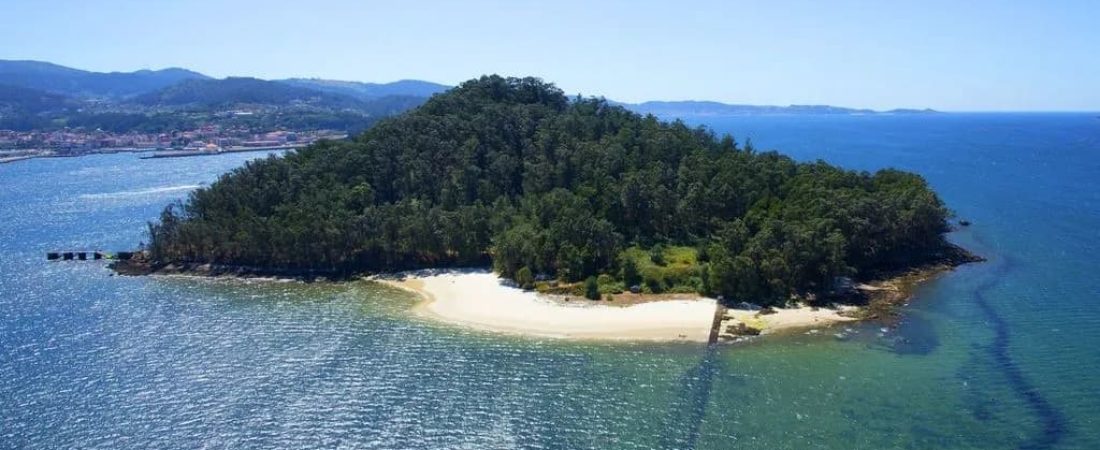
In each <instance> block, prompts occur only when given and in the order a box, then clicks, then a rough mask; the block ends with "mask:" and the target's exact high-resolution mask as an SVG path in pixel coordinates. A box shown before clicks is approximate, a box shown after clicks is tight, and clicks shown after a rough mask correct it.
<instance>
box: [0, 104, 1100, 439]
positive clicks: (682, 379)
mask: <svg viewBox="0 0 1100 450" xmlns="http://www.w3.org/2000/svg"><path fill="white" fill-rule="evenodd" d="M708 124H709V125H710V126H712V127H714V128H715V129H717V130H719V131H722V132H727V131H728V132H732V133H734V134H735V135H736V136H737V137H738V138H739V139H741V140H743V138H744V137H749V136H751V137H752V139H753V142H754V145H755V146H756V147H757V148H758V149H760V148H780V149H782V150H783V151H784V152H786V153H789V154H791V155H794V156H795V157H797V158H799V159H816V158H823V159H825V160H827V161H829V162H833V163H837V164H841V165H844V166H847V167H851V168H856V169H868V170H873V169H876V168H879V167H885V166H896V167H900V168H903V169H908V170H915V171H917V172H920V173H922V174H923V175H925V176H926V177H927V178H928V179H929V181H930V182H931V183H932V184H933V185H934V187H935V188H936V189H937V190H938V191H939V192H940V193H941V194H942V196H943V197H944V199H945V200H946V201H947V202H948V204H949V205H950V206H951V207H952V208H954V209H955V210H956V211H957V212H958V214H959V216H960V217H963V218H966V219H969V220H971V221H972V222H973V223H974V224H973V226H971V227H970V228H968V229H965V230H964V231H961V232H958V233H955V234H954V235H953V236H952V239H954V240H955V241H957V242H959V243H961V244H963V245H965V246H967V247H968V248H971V249H973V250H975V251H977V252H979V253H981V254H983V255H985V256H987V257H989V258H990V261H989V262H987V263H984V264H979V265H971V266H966V267H963V268H961V269H960V270H958V271H956V272H953V273H951V274H948V275H945V276H943V277H941V278H939V279H937V280H935V281H932V282H930V283H928V284H926V285H925V286H923V287H922V289H921V290H920V291H919V293H918V295H917V297H916V298H915V299H914V301H913V302H912V303H911V306H909V307H908V308H906V311H905V316H904V317H905V319H904V321H903V323H902V324H901V325H900V326H899V327H898V328H897V329H891V330H887V331H886V332H885V333H884V332H882V330H879V327H878V326H877V325H870V324H869V325H861V326H856V327H853V332H852V333H851V334H852V335H853V337H852V338H851V339H848V340H844V341H840V340H837V339H836V338H834V337H833V333H835V332H836V330H822V331H821V332H819V333H817V334H799V335H794V336H789V337H781V338H773V339H768V340H764V341H756V342H753V343H749V344H747V345H739V346H727V347H720V348H717V349H713V350H706V349H704V348H703V347H702V346H699V345H688V344H676V345H674V344H601V343H575V342H561V341H555V340H543V339H527V338H517V337H511V336H500V335H493V334H487V333H479V332H472V331H467V330H463V329H459V328H453V327H448V326H442V325H437V324H433V323H427V322H423V321H421V320H419V319H416V318H413V317H411V316H410V315H409V314H408V313H407V311H408V308H409V307H410V306H411V305H412V303H413V302H414V301H415V299H414V298H413V296H412V295H410V294H408V293H405V292H402V291H397V290H393V289H390V288H385V287H382V286H378V285H374V284H371V283H365V282H363V283H351V284H338V285H337V284H325V283H315V284H302V283H284V282H263V281H230V280H221V281H216V280H195V279H187V278H129V277H111V276H109V272H108V271H107V270H106V269H105V268H104V267H103V265H102V264H100V263H96V262H83V263H77V262H72V263H48V262H46V261H44V258H43V256H44V253H45V252H47V251H52V250H57V249H70V248H89V249H91V248H101V249H105V250H118V249H126V248H131V247H133V246H134V245H135V244H137V243H138V242H139V241H140V240H141V238H142V232H143V228H144V224H145V221H147V220H150V219H153V218H155V217H156V215H157V213H158V212H159V210H160V208H161V207H163V205H164V204H166V203H168V202H169V201H172V200H174V199H177V198H182V197H184V196H185V195H186V193H187V192H188V191H189V190H191V189H193V188H194V187H195V186H199V185H203V184H206V183H210V182H212V181H214V180H215V179H216V178H217V176H218V175H219V174H221V173H223V172H225V171H227V170H230V169H231V168H233V167H237V166H240V165H241V164H243V162H244V161H246V160H248V159H250V158H254V157H257V155H256V154H229V155H221V156H215V157H201V158H172V159H160V160H140V159H138V158H137V156H136V155H129V154H118V155H105V156H90V157H83V158H73V159H43V160H30V161H22V162H18V163H14V164H7V165H2V166H0V186H3V189H2V190H0V217H3V220H2V221H0V410H2V411H3V414H2V416H0V448H72V447H82V448H146V447H176V448H178V447H183V448H191V447H209V448H269V447H290V448H298V447H325V448H330V447H338V448H517V447H522V448H563V449H564V448H703V449H711V448H730V447H733V446H736V447H739V448H1014V447H1024V448H1100V430H1098V427H1097V425H1100V395H1098V393H1100V377H1097V376H1096V375H1095V373H1096V370H1097V368H1100V352H1098V351H1096V348H1097V347H1098V346H1100V304H1098V302H1100V278H1097V277H1095V276H1094V275H1093V271H1094V270H1095V269H1096V268H1097V267H1100V251H1098V250H1100V248H1098V247H1100V181H1097V180H1096V175H1097V174H1100V120H1098V119H1096V118H1095V117H1093V116H1089V115H1059V114H1044V115H1009V114H999V115H963V114H960V115H941V116H857V117H828V116H811V117H806V116H773V117H739V118H728V119H710V120H709V121H708Z"/></svg>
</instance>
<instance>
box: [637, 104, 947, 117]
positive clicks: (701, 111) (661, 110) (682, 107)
mask: <svg viewBox="0 0 1100 450" xmlns="http://www.w3.org/2000/svg"><path fill="white" fill-rule="evenodd" d="M621 105H622V106H624V107H626V108H627V109H629V110H631V111H634V112H637V113H641V114H653V115H655V116H659V117H699V116H706V117H714V116H759V115H777V114H788V115H795V114H802V115H871V114H876V115H890V114H936V113H939V111H936V110H932V109H905V108H899V109H891V110H887V111H875V110H872V109H860V108H844V107H840V106H829V105H790V106H763V105H731V104H727V103H719V102H710V101H672V102H658V101H651V102H644V103H636V104H629V103H622V104H621Z"/></svg>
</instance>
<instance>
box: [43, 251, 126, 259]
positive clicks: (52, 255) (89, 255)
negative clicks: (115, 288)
mask: <svg viewBox="0 0 1100 450" xmlns="http://www.w3.org/2000/svg"><path fill="white" fill-rule="evenodd" d="M133 257H134V252H114V253H110V252H103V251H98V250H96V251H71V252H48V253H46V260H47V261H88V260H92V261H99V260H102V259H111V260H121V261H126V260H129V259H131V258H133Z"/></svg>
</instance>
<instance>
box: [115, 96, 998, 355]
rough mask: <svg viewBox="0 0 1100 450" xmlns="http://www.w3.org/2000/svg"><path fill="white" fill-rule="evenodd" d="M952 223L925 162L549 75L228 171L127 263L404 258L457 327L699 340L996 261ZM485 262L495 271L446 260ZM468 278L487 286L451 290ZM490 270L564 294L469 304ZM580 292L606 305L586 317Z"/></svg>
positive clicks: (802, 322) (394, 268)
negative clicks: (796, 145)
mask: <svg viewBox="0 0 1100 450" xmlns="http://www.w3.org/2000/svg"><path fill="white" fill-rule="evenodd" d="M950 219H951V213H950V211H949V210H948V208H947V207H946V206H945V205H944V203H943V201H942V200H941V199H940V198H939V196H938V195H937V194H936V193H935V192H934V191H933V190H932V189H931V188H930V187H929V185H928V183H927V182H926V181H925V180H924V179H923V178H922V177H921V176H919V175H917V174H914V173H909V172H904V171H900V170H894V169H885V170H880V171H878V172H875V173H868V172H857V171H851V170H845V169H842V168H839V167H835V166H832V165H830V164H827V163H825V162H823V161H814V162H798V161H795V160H793V159H791V158H789V157H787V156H783V155H781V154H779V153H777V152H774V151H759V150H757V149H756V148H754V147H753V146H752V145H750V144H745V145H741V144H739V143H738V142H737V141H736V140H735V139H734V138H733V137H732V136H729V135H724V136H718V135H716V134H715V133H713V132H712V131H711V130H709V129H707V128H704V127H689V126H688V125H686V124H684V123H683V122H680V121H672V122H665V121H662V120H659V119H658V118H656V117H654V116H653V115H644V116H643V115H640V114H637V113H634V112H631V111H629V110H627V109H625V108H623V107H621V106H616V105H612V104H609V103H608V102H607V101H606V100H603V99H600V98H582V97H579V96H578V97H574V98H570V97H567V96H566V95H565V94H564V93H563V92H562V91H561V90H560V89H558V88H557V87H555V86H554V85H552V84H550V83H547V82H544V81H542V80H540V79H537V78H505V77H500V76H495V75H494V76H483V77H480V78H478V79H474V80H470V81H467V82H465V83H462V84H461V85H460V86H458V87H456V88H453V89H451V90H449V91H446V92H444V93H440V94H436V95H434V96H432V97H431V98H430V99H429V100H428V101H427V102H425V103H424V104H423V105H421V106H419V107H418V108H416V109H414V110H411V111H408V112H406V113H403V114H400V115H398V116H395V117H391V118H387V119H383V120H381V121H379V122H378V123H377V124H376V125H375V126H373V127H371V128H370V129H368V130H366V131H365V132H363V133H362V134H361V135H359V136H357V137H354V138H351V139H348V140H346V141H322V142H318V143H316V144H313V145H311V146H308V147H306V148H304V149H301V150H298V151H294V152H290V153H287V154H286V155H283V156H271V157H268V158H265V159H260V160H255V161H252V162H249V163H247V164H245V165H244V166H243V167H241V168H238V169H235V170H234V171H232V172H230V173H228V174H225V175H223V176H222V177H221V178H220V179H219V180H218V181H217V182H215V183H213V184H211V185H210V186H209V187H204V188H201V189H199V190H197V191H195V192H193V193H192V194H191V195H190V197H189V198H188V199H187V201H186V202H177V203H175V204H172V205H169V206H167V207H166V208H165V210H164V211H163V213H162V214H161V216H160V218H159V220H157V221H155V222H152V223H150V224H149V229H148V234H149V236H148V243H147V244H146V245H145V247H144V248H143V249H142V252H140V253H139V257H137V258H135V259H132V260H128V261H119V262H116V263H114V264H113V267H114V268H115V269H116V270H117V271H119V272H120V273H124V274H149V273H188V274H204V275H235V276H242V275H243V276H291V277H300V278H309V279H313V278H318V277H324V278H327V279H354V278H360V277H363V276H368V275H378V274H383V275H385V274H389V276H388V277H387V276H383V278H391V279H393V278H396V279H397V280H396V281H395V280H391V284H395V285H398V286H402V287H405V288H411V289H414V290H417V291H418V292H420V293H421V294H424V295H425V296H426V298H427V300H426V302H428V304H433V303H434V304H436V306H434V307H427V308H421V309H427V310H428V312H429V314H428V315H430V316H433V317H437V318H442V319H444V320H447V321H450V322H453V323H458V324H464V325H470V326H477V327H479V328H485V329H492V330H496V331H515V332H524V331H525V328H530V329H532V330H530V331H531V334H542V335H561V336H567V337H582V338H604V337H608V338H616V337H623V336H626V337H627V338H644V337H646V336H649V337H652V338H655V339H662V340H664V339H685V340H701V339H700V338H699V336H700V333H699V332H698V329H697V326H696V325H697V324H698V323H699V322H700V320H702V323H703V325H705V328H704V329H705V330H707V331H711V332H710V333H709V334H708V336H707V339H709V340H713V335H714V333H713V330H715V329H716V328H719V329H720V330H719V331H720V333H719V334H727V335H736V334H758V333H760V332H766V331H767V330H769V329H782V328H789V327H791V326H807V325H810V326H812V325H814V324H817V323H829V322H836V321H842V320H855V319H858V318H865V317H870V316H882V315H885V314H888V312H887V311H889V308H887V307H884V306H883V305H891V304H896V303H898V302H901V301H904V298H906V297H907V292H908V291H909V289H908V287H907V286H911V285H913V284H914V283H913V281H914V280H919V279H923V278H926V277H928V276H931V275H933V274H935V273H938V272H940V271H943V270H946V269H950V268H951V267H954V266H957V265H960V264H964V263H967V262H972V261H977V260H979V259H980V258H978V257H977V256H974V255H972V254H970V253H969V252H967V251H966V250H964V249H962V248H960V247H958V246H956V245H953V244H952V243H950V242H949V241H948V240H947V239H946V236H945V235H946V233H947V232H948V231H950V229H951V227H950V223H949V220H950ZM466 267H491V270H492V272H484V271H483V272H477V271H474V272H469V271H458V272H453V271H452V272H445V271H444V272H440V270H441V269H447V268H466ZM425 269H429V270H431V271H432V272H431V273H430V274H429V275H423V272H411V275H404V276H402V275H398V276H396V277H395V276H393V275H392V274H397V273H402V272H404V273H405V274H409V272H407V271H416V270H421V271H422V270H425ZM418 274H420V275H418ZM441 277H442V278H441ZM447 277H450V278H447ZM410 279H411V280H412V281H410ZM461 280H466V282H468V283H470V284H468V285H467V287H466V288H461V289H458V288H451V287H448V286H446V284H447V283H450V284H455V283H458V282H459V281H461ZM487 280H488V283H489V284H490V285H493V286H496V287H494V288H493V289H498V288H499V289H505V290H508V291H507V292H508V294H507V295H513V294H515V293H517V292H519V293H523V295H522V296H520V297H522V299H523V300H522V301H527V302H531V301H534V302H544V303H547V304H550V306H552V308H549V309H548V308H546V307H539V308H535V309H524V310H517V311H520V312H518V313H516V312H515V311H513V312H512V313H508V312H507V311H508V308H507V307H506V306H508V305H507V304H506V303H500V302H497V303H491V304H488V305H487V306H483V307H480V308H474V309H471V308H463V307H456V306H455V302H456V301H457V302H462V301H465V300H464V299H463V298H462V297H463V294H462V293H463V292H464V289H465V291H469V292H470V298H469V299H466V300H468V301H469V302H478V301H482V302H483V301H484V300H485V299H486V298H489V297H492V298H494V299H498V300H499V298H502V297H500V295H497V294H493V295H485V292H487V291H486V289H483V288H485V286H487V285H486V284H485V283H486V282H487ZM479 283H480V284H479ZM478 286H481V287H480V288H479V287H478ZM456 289H457V290H456ZM498 294H499V292H498ZM441 296H442V297H446V298H439V297H441ZM475 297H476V298H475ZM520 297H516V298H514V300H515V301H516V302H519V301H521V300H520ZM478 298H480V299H481V300H478ZM656 303H668V304H670V305H681V306H682V308H680V309H677V308H672V307H669V306H661V305H656V306H655V305H653V304H656ZM517 304H518V303H517ZM700 305H703V306H700ZM511 306H515V305H511ZM577 308H583V309H584V310H585V311H588V313H587V314H588V316H590V317H602V319H599V320H594V321H593V320H588V319H581V318H580V315H578V313H577ZM608 308H613V309H615V310H617V311H619V312H618V313H617V314H618V315H617V316H616V315H615V313H614V311H611V312H609V310H608ZM494 310H496V311H498V312H499V315H504V316H506V315H507V314H513V317H527V320H524V321H520V320H518V319H509V320H514V321H515V322H514V324H513V326H504V325H507V324H501V323H500V322H501V320H492V317H488V318H487V317H485V314H490V315H491V314H492V311H494ZM681 310H684V311H686V310H690V311H692V312H691V313H690V315H691V317H687V316H680V315H677V313H676V311H681ZM550 311H558V312H559V313H561V314H564V315H561V314H557V313H553V312H550ZM696 311H705V313H704V314H702V317H703V319H699V318H698V317H700V315H699V313H697V312H696ZM555 314H557V315H555ZM685 314H686V313H685ZM613 316H614V317H619V318H615V319H612V317H613ZM540 317H541V318H540ZM621 317H634V319H629V318H628V319H621ZM532 318H533V319H532ZM475 319H476V320H475ZM539 320H542V321H543V323H560V325H559V326H557V327H555V326H544V327H539V326H537V325H538V323H532V322H538V321H539ZM662 320H664V321H666V322H667V326H665V325H666V324H663V323H662ZM586 321H587V322H586ZM631 321H635V322H636V323H642V324H645V325H644V326H642V325H639V326H636V327H631V326H630V325H631ZM582 323H589V324H590V326H587V327H584V326H580V325H579V324H582ZM612 323H619V324H620V325H619V326H612V325H611V324H612ZM601 327H602V329H601ZM653 330H660V332H654V333H650V331H653ZM555 331H560V332H555ZM619 332H621V333H622V334H621V335H618V334H616V333H619Z"/></svg>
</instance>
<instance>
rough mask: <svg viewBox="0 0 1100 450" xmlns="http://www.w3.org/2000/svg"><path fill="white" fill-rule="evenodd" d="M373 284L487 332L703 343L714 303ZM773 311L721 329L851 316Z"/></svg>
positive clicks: (483, 286) (425, 280)
mask: <svg viewBox="0 0 1100 450" xmlns="http://www.w3.org/2000/svg"><path fill="white" fill-rule="evenodd" d="M374 281H378V282H381V283H385V284H388V285H390V286H394V287H398V288H401V289H405V290H409V291H413V292H416V293H418V294H419V295H421V296H422V297H423V301H421V302H419V303H418V304H417V305H416V306H415V307H414V308H413V311H414V313H415V314H418V315H421V316H423V317H427V318H431V319H434V320H439V321H442V322H446V323H450V324H454V325H461V326H467V327H471V328H475V329H480V330H486V331H494V332H503V333H513V334H524V335H530V336H541V337H553V338H566V339H587V340H625V341H689V342H706V341H707V338H708V337H709V334H710V328H711V324H712V322H713V320H714V313H715V308H716V307H717V304H716V302H715V300H714V299H710V298H702V297H685V298H684V299H676V300H661V301H653V302H646V303H639V304H632V305H629V306H615V305H613V304H608V303H606V302H593V301H589V300H584V299H576V298H575V299H573V300H571V301H568V302H567V301H564V300H562V299H560V298H556V297H553V296H544V295H540V294H537V293H535V292H531V291H524V290H522V289H518V288H515V287H511V286H508V285H506V284H505V283H503V282H502V280H501V279H500V278H498V277H497V276H496V274H493V273H491V272H489V271H430V272H414V273H405V274H401V275H399V276H395V277H382V278H374ZM776 311H777V312H776V313H775V314H769V315H764V316H760V317H759V318H755V317H754V315H755V314H756V312H755V311H748V310H728V311H727V313H726V317H727V319H726V320H725V321H723V330H724V326H725V325H726V324H728V323H729V321H730V320H733V319H737V320H743V321H746V322H750V323H754V324H756V323H758V322H757V321H759V323H762V324H763V325H764V328H765V333H770V332H775V331H779V330H784V329H790V328H798V327H813V326H819V325H824V324H828V323H832V322H836V321H841V320H854V319H850V318H847V317H842V316H839V315H838V314H837V311H834V310H827V309H820V310H816V311H815V310H811V309H810V308H790V309H777V310H776Z"/></svg>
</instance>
